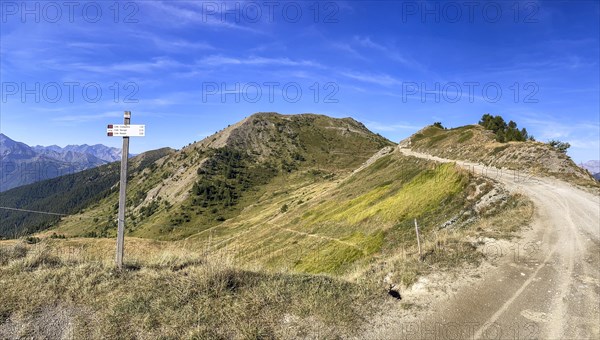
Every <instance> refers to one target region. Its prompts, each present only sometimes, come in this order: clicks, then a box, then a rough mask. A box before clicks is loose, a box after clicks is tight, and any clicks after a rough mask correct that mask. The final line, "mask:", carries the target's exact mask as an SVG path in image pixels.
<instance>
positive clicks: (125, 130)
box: [106, 111, 146, 269]
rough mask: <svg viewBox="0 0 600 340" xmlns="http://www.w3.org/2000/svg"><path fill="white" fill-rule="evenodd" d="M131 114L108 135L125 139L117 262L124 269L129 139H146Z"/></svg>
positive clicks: (111, 125) (144, 130) (144, 132)
mask: <svg viewBox="0 0 600 340" xmlns="http://www.w3.org/2000/svg"><path fill="white" fill-rule="evenodd" d="M130 121H131V112H130V111H125V114H124V115H123V124H109V125H108V126H107V129H106V134H107V135H108V136H109V137H123V149H122V151H121V182H120V184H119V215H118V226H117V256H116V259H115V262H116V264H117V267H118V268H119V269H122V268H123V249H124V248H125V202H126V193H127V159H128V156H129V137H144V136H145V135H146V125H131V124H129V123H130Z"/></svg>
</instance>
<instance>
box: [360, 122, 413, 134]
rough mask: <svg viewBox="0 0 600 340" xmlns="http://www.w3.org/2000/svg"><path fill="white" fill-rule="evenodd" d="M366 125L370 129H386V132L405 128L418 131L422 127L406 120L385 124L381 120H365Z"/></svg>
mask: <svg viewBox="0 0 600 340" xmlns="http://www.w3.org/2000/svg"><path fill="white" fill-rule="evenodd" d="M365 125H366V126H367V127H368V128H369V129H370V130H374V131H386V132H398V131H405V130H411V131H417V130H419V129H420V128H421V126H417V125H413V124H409V123H405V122H402V123H396V124H385V123H381V122H374V121H365Z"/></svg>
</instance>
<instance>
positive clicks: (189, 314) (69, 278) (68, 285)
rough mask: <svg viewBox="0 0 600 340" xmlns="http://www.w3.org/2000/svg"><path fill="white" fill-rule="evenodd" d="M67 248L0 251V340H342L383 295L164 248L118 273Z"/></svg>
mask: <svg viewBox="0 0 600 340" xmlns="http://www.w3.org/2000/svg"><path fill="white" fill-rule="evenodd" d="M73 242H74V241H71V243H73ZM65 243H66V242H65ZM63 246H65V244H61V242H60V241H58V242H49V241H43V242H42V243H39V244H35V245H24V244H17V245H11V246H7V247H2V248H0V249H2V252H1V253H0V256H1V259H2V265H1V266H0V277H1V279H0V290H1V291H2V304H1V305H0V338H7V337H10V338H12V337H25V338H29V337H33V338H53V337H55V336H59V337H60V336H68V337H73V338H94V339H96V338H97V339H100V338H102V339H117V338H118V339H158V338H164V339H166V338H193V339H269V338H305V337H309V338H338V337H343V336H349V335H351V334H352V333H353V332H354V331H356V330H357V329H358V327H359V326H360V325H361V323H362V321H363V320H365V319H366V318H367V317H368V316H369V313H370V311H372V310H373V306H374V304H369V303H368V302H369V301H373V300H377V299H383V298H384V295H383V294H380V296H379V297H377V296H374V295H373V291H374V290H373V289H366V288H365V287H364V286H360V285H358V284H353V283H349V282H347V281H342V280H340V279H336V278H333V277H330V276H323V275H302V274H288V273H266V272H261V271H247V270H241V269H237V268H236V267H235V266H234V260H233V259H232V258H230V257H229V256H227V255H226V254H213V255H211V256H204V255H202V254H189V253H186V252H185V251H184V250H173V249H172V250H164V251H159V252H157V253H155V254H147V257H146V259H145V260H140V259H135V258H134V259H133V260H132V261H129V262H127V266H126V267H127V268H128V269H127V270H124V271H117V270H115V269H113V265H112V263H111V261H110V259H108V258H106V257H104V258H99V259H98V261H90V260H89V259H88V258H86V257H85V256H87V255H88V254H87V253H85V250H84V251H83V252H82V253H80V254H79V255H78V256H82V257H81V258H82V259H83V260H77V259H76V258H74V256H73V254H72V252H71V251H63V252H61V251H60V250H61V249H62V250H65V249H67V248H62V247H63ZM81 246H82V247H80V248H79V249H85V248H86V242H85V241H84V242H82V244H81ZM151 247H152V246H151ZM155 247H156V248H155V249H158V248H160V246H156V245H155ZM369 306H371V307H369ZM56 325H58V327H55V326H56ZM58 330H60V332H58ZM57 332H58V333H57ZM59 333H60V334H59Z"/></svg>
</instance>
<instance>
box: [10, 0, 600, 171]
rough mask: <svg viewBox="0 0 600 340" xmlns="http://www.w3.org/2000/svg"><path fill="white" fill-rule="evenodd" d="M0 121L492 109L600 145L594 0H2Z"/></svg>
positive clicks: (441, 117)
mask: <svg viewBox="0 0 600 340" xmlns="http://www.w3.org/2000/svg"><path fill="white" fill-rule="evenodd" d="M0 10H1V13H0V24H1V33H0V38H1V45H0V57H1V62H0V71H1V83H2V88H1V90H2V93H1V96H2V98H1V117H0V123H1V125H0V130H1V131H2V132H3V133H5V134H6V135H8V136H10V137H11V138H13V139H16V140H19V141H23V142H25V143H27V144H30V145H35V144H42V145H50V144H58V145H61V146H64V145H66V144H83V143H87V144H95V143H102V144H105V145H110V146H116V147H120V144H121V141H120V139H119V138H109V137H106V134H105V132H106V129H105V126H106V124H110V123H120V122H121V121H122V112H123V111H124V110H131V111H132V114H133V117H132V123H133V124H146V125H147V127H146V131H147V135H146V137H144V138H136V139H133V140H132V143H131V149H132V152H135V153H139V152H142V151H145V150H150V149H154V148H159V147H163V146H170V147H174V148H180V147H182V146H184V145H187V144H188V143H190V142H193V141H196V140H200V139H202V138H204V137H205V136H207V135H210V134H212V133H214V132H215V131H218V130H220V129H221V128H223V127H225V126H227V125H228V124H232V123H234V122H236V121H239V120H240V119H243V118H244V117H246V116H248V115H250V114H252V113H254V112H258V111H276V112H280V113H304V112H312V113H322V114H327V115H331V116H335V117H347V116H350V117H353V118H355V119H357V120H360V121H362V122H364V123H365V124H366V125H367V127H369V128H370V129H371V130H372V131H374V132H378V133H381V134H382V135H384V136H386V137H388V138H389V139H391V140H393V141H399V140H401V139H402V138H404V137H407V136H409V135H410V134H412V133H414V132H415V131H416V130H418V129H419V128H421V127H423V126H424V125H427V124H431V123H432V122H434V121H441V122H442V123H443V124H444V125H445V126H450V127H454V126H460V125H464V124H471V123H476V122H477V121H478V119H479V118H480V117H481V115H482V114H483V113H492V114H500V115H502V116H504V117H505V118H506V119H507V120H508V119H512V120H515V121H516V122H517V123H518V124H519V126H520V127H526V128H527V129H528V131H529V132H530V134H533V135H534V136H535V137H536V138H537V139H538V140H541V141H546V140H548V139H551V138H557V139H560V140H563V141H568V142H570V143H571V144H572V147H571V149H570V151H569V154H570V155H571V156H572V157H573V158H574V160H575V161H576V162H580V161H587V160H590V159H599V158H600V155H599V152H600V151H599V150H600V145H599V143H600V142H599V140H600V132H599V129H600V126H599V123H600V95H599V93H600V85H599V79H600V65H599V64H598V63H599V59H600V57H599V53H600V52H599V45H600V42H599V35H600V33H599V26H600V24H599V18H600V6H599V3H598V2H597V1H568V2H567V1H565V2H562V1H538V2H534V1H497V2H494V1H485V2H477V1H473V2H462V1H461V2H449V1H447V2H435V1H427V2H414V1H404V2H389V1H385V2H384V1H372V2H367V1H360V2H359V1H347V2H327V1H322V2H312V1H306V2H283V1H271V2H267V1H230V2H222V1H218V2H211V1H205V2H200V1H132V2H113V1H97V2H93V1H92V2H77V1H75V2H68V1H66V2H61V1H52V2H27V3H25V2H20V1H16V2H14V1H2V2H1V7H0Z"/></svg>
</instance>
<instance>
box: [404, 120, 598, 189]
mask: <svg viewBox="0 0 600 340" xmlns="http://www.w3.org/2000/svg"><path fill="white" fill-rule="evenodd" d="M400 145H401V146H406V147H410V148H411V149H414V150H415V151H420V152H425V153H428V154H431V155H434V156H439V157H445V158H450V159H459V160H466V161H474V162H480V163H483V164H486V165H488V166H494V167H504V168H508V169H515V170H524V171H528V172H531V173H534V174H536V173H537V174H543V175H550V176H555V177H558V178H562V179H565V180H567V181H570V182H572V183H575V184H581V185H586V186H590V185H591V186H594V185H595V183H594V182H593V181H592V178H591V176H590V175H589V174H588V173H587V172H586V171H584V170H583V169H581V168H580V167H578V166H577V165H576V164H575V163H574V162H573V160H571V158H570V157H569V156H567V155H566V154H564V153H562V152H559V151H558V150H556V149H554V148H552V147H551V146H549V145H548V144H544V143H541V142H536V141H520V142H506V143H500V142H498V141H497V140H496V135H495V134H494V132H492V131H490V130H486V129H485V128H483V127H482V126H480V125H466V126H462V127H457V128H453V129H442V128H439V127H436V126H427V127H425V128H423V129H422V130H420V131H418V132H417V133H415V134H413V135H412V136H410V137H409V138H407V139H405V140H403V141H402V142H401V143H400Z"/></svg>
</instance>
